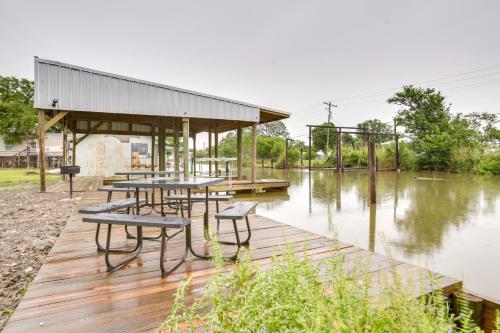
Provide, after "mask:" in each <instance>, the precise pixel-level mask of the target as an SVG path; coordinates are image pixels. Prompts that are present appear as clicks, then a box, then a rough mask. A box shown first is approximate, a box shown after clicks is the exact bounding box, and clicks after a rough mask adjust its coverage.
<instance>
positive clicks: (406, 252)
mask: <svg viewBox="0 0 500 333" xmlns="http://www.w3.org/2000/svg"><path fill="white" fill-rule="evenodd" d="M259 177H261V178H277V179H288V180H289V181H290V188H289V190H288V195H285V196H284V195H283V192H271V193H268V194H266V195H263V196H260V195H257V196H255V198H256V199H257V200H261V201H263V203H262V204H260V205H259V207H258V213H259V214H262V215H265V216H268V217H270V218H273V219H275V220H278V221H281V222H284V223H288V224H290V225H293V226H296V227H299V228H302V229H306V230H309V231H312V232H315V233H319V234H322V235H325V236H332V234H333V232H336V233H337V234H338V237H339V239H340V240H341V241H344V242H348V243H352V244H356V245H359V246H361V247H363V248H366V249H369V250H371V251H375V252H379V253H384V247H385V246H388V247H390V248H391V251H392V253H393V255H394V256H395V257H396V258H397V259H401V260H405V261H409V262H413V263H415V264H420V265H427V266H428V267H429V268H431V269H433V270H436V271H439V272H442V273H444V274H447V275H451V276H455V277H457V278H463V279H464V280H465V282H466V283H467V282H469V286H471V287H476V289H478V291H481V287H482V288H486V287H485V286H487V285H492V284H493V285H495V287H491V286H490V287H488V289H487V290H483V291H484V292H485V293H487V294H490V295H491V293H492V289H495V290H496V291H494V293H495V296H496V297H500V284H498V283H496V281H497V280H498V278H500V265H492V264H491V263H492V262H498V258H497V256H498V253H500V242H498V241H497V238H498V235H500V177H482V176H474V175H456V174H440V175H439V177H440V178H444V179H445V180H444V181H437V180H436V181H434V180H418V179H415V177H432V176H430V175H429V174H419V173H410V172H401V173H396V172H379V173H378V175H377V205H373V206H372V207H370V206H369V196H368V174H367V173H366V172H364V171H359V172H345V173H336V172H333V171H314V172H312V173H309V172H307V171H296V170H289V171H286V172H283V171H280V170H270V169H264V170H260V174H259ZM381 235H383V237H381ZM481 272H482V273H481ZM493 279H496V280H494V281H495V282H488V281H490V280H491V281H493Z"/></svg>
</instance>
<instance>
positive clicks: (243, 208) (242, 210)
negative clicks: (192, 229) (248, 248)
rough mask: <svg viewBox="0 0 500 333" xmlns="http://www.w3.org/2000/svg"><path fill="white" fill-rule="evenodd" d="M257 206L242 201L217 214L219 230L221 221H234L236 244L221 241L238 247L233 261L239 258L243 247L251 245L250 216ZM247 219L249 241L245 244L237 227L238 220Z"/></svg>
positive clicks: (254, 203)
mask: <svg viewBox="0 0 500 333" xmlns="http://www.w3.org/2000/svg"><path fill="white" fill-rule="evenodd" d="M256 206H257V203H256V202H251V201H240V202H236V203H234V204H232V205H231V206H229V207H226V208H225V209H224V210H223V211H222V212H220V213H217V214H215V218H216V219H217V229H218V228H219V226H218V224H219V220H232V221H233V227H234V233H235V236H236V243H234V242H227V241H219V243H221V244H229V245H236V246H237V247H238V249H237V251H236V254H235V255H234V256H233V257H232V259H236V258H237V257H238V253H239V252H240V248H241V246H242V245H249V244H250V238H251V237H252V232H251V229H250V223H249V222H248V214H250V212H251V211H252V209H254V208H255V207H256ZM242 219H245V222H246V225H247V233H248V235H247V239H245V240H244V241H243V242H241V241H240V235H239V232H238V227H237V225H236V220H242Z"/></svg>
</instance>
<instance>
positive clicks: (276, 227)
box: [4, 177, 461, 333]
mask: <svg viewBox="0 0 500 333" xmlns="http://www.w3.org/2000/svg"><path fill="white" fill-rule="evenodd" d="M98 182H99V180H96V179H95V178H94V179H91V178H85V177H78V178H77V182H76V186H75V187H76V189H77V190H85V192H81V193H78V194H77V195H75V196H80V197H81V199H80V200H79V202H78V206H79V207H83V206H89V205H92V204H95V203H100V202H104V201H105V200H106V197H105V196H106V193H104V192H97V191H96V187H97V186H96V184H98ZM57 186H59V187H56V188H53V189H52V190H63V189H65V188H64V185H57ZM116 198H118V196H117V197H116ZM116 198H115V199H116ZM212 206H213V205H211V208H213V207H212ZM203 207H204V205H203V204H195V205H194V209H193V210H194V212H193V222H192V223H193V235H194V239H193V241H194V246H195V248H196V249H198V251H199V252H202V251H206V250H207V249H208V246H207V243H206V241H205V240H204V239H203V236H202V215H203ZM146 210H147V209H144V211H146ZM210 213H211V222H213V213H214V212H213V211H211V212H210ZM81 219H82V215H80V214H78V213H77V212H73V213H72V215H71V217H70V219H69V221H68V223H67V224H66V226H65V228H64V230H63V232H62V233H61V235H60V237H59V239H58V240H57V242H56V244H55V245H54V247H53V248H52V250H51V252H50V254H49V255H48V257H47V258H46V259H45V262H44V264H43V266H42V268H41V269H40V271H39V272H38V275H37V276H36V278H35V279H34V281H33V283H32V284H31V285H30V287H29V288H28V290H27V292H26V294H25V296H24V298H23V299H22V301H21V303H20V304H19V306H18V308H17V309H16V311H15V313H14V314H13V316H12V317H11V319H10V321H9V323H8V324H7V326H6V328H5V329H4V332H5V333H14V332H32V331H37V332H72V333H79V332H116V333H118V332H122V333H125V332H151V331H154V330H155V329H156V328H157V327H158V326H159V325H160V323H161V322H162V321H163V320H164V319H165V318H166V316H167V315H168V313H169V311H170V308H171V306H172V304H173V300H174V296H175V291H176V288H177V286H178V285H179V283H180V282H181V281H183V280H184V279H186V278H188V277H191V278H192V287H191V289H190V294H191V295H199V294H200V293H201V291H202V290H203V286H204V285H205V284H206V283H207V282H208V281H209V280H210V278H211V277H212V276H213V274H214V268H213V264H212V263H211V262H210V261H206V260H199V259H194V258H193V257H192V256H189V257H188V260H187V261H186V263H184V264H183V265H181V266H180V267H179V268H178V269H177V270H176V271H174V272H173V273H172V274H171V275H170V276H168V277H166V278H164V279H162V278H161V277H160V270H159V242H158V241H145V244H144V248H143V251H142V254H141V256H140V257H139V259H138V260H136V261H134V262H132V263H131V264H129V265H128V266H127V267H125V268H123V269H120V270H118V271H116V272H113V273H107V272H106V266H105V263H104V255H103V254H98V253H97V252H96V249H95V244H94V233H95V225H93V224H87V223H83V222H82V221H81ZM250 222H251V225H252V230H253V235H252V240H251V245H250V249H251V257H252V260H254V261H257V262H258V263H260V264H261V266H262V267H264V268H265V267H269V265H268V264H269V262H270V260H271V256H272V254H273V253H277V254H279V253H280V251H281V249H282V248H283V246H284V245H286V244H290V245H293V247H294V248H295V249H296V250H297V251H298V252H299V253H302V252H304V251H305V250H304V245H306V247H307V253H308V254H309V255H310V256H312V257H313V258H314V259H315V260H320V259H322V258H327V257H329V256H331V255H333V254H334V253H335V252H334V250H333V249H332V247H331V240H329V239H328V238H325V237H322V236H319V235H315V234H313V233H309V232H306V231H303V230H300V229H297V228H294V227H291V226H288V225H286V224H283V223H279V222H277V221H273V220H271V219H268V218H265V217H262V216H258V215H252V216H250ZM221 225H222V227H221V234H222V236H221V237H220V238H222V239H223V238H232V237H234V235H233V233H231V229H232V225H231V223H222V224H221ZM242 226H243V224H242ZM102 229H105V228H102ZM115 229H116V232H115ZM122 229H123V228H119V227H116V228H114V229H113V232H114V233H113V237H112V242H113V243H114V244H116V245H123V244H124V243H125V242H128V243H127V244H130V245H132V243H133V240H128V241H126V240H125V237H124V232H123V231H122ZM146 234H147V235H154V234H157V231H156V230H153V231H147V232H146ZM101 240H104V233H103V234H102V235H101ZM182 248H183V237H179V236H178V237H176V238H174V239H172V240H171V241H169V243H168V250H167V254H168V257H172V259H174V257H176V256H177V255H179V254H180V253H181V251H182ZM232 250H233V248H232V247H230V246H228V247H225V251H227V252H231V251H232ZM340 251H341V252H343V253H344V254H345V255H346V260H347V262H353V261H354V260H355V259H356V258H369V260H370V266H369V269H370V272H371V274H373V276H374V278H376V277H377V276H386V275H387V274H389V273H390V272H391V270H392V269H393V268H395V269H396V270H397V271H398V272H399V273H400V274H401V276H402V277H411V278H412V279H418V277H419V276H421V275H423V274H422V273H425V272H426V270H424V269H421V268H419V267H416V266H413V265H410V264H406V263H403V262H399V261H396V260H393V259H389V258H387V257H385V256H382V255H379V254H374V253H370V252H369V251H366V250H363V249H360V248H358V247H355V246H352V245H349V244H340ZM229 265H230V264H229ZM460 285H461V283H460V281H458V280H455V279H452V278H449V277H442V278H441V279H439V286H438V287H439V288H442V289H443V290H444V292H445V293H446V294H448V293H451V292H453V291H456V290H457V289H458V288H459V287H460Z"/></svg>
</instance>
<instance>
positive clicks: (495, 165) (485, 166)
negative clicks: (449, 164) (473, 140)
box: [475, 153, 500, 175]
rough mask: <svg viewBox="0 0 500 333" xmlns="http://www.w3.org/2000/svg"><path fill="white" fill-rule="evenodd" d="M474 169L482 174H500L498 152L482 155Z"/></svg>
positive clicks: (499, 156)
mask: <svg viewBox="0 0 500 333" xmlns="http://www.w3.org/2000/svg"><path fill="white" fill-rule="evenodd" d="M475 171H476V172H477V173H480V174H484V175H500V154H498V153H497V154H494V155H486V156H484V157H483V158H482V159H481V160H480V161H479V163H478V164H477V166H476V167H475Z"/></svg>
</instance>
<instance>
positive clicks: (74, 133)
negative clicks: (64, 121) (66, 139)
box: [71, 120, 76, 166]
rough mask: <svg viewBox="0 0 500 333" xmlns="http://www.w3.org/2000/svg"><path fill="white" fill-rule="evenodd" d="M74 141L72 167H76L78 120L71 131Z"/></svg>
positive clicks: (74, 122) (72, 145)
mask: <svg viewBox="0 0 500 333" xmlns="http://www.w3.org/2000/svg"><path fill="white" fill-rule="evenodd" d="M71 135H72V137H73V141H72V144H71V165H72V166H75V165H76V120H75V121H73V130H72V131H71Z"/></svg>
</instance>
